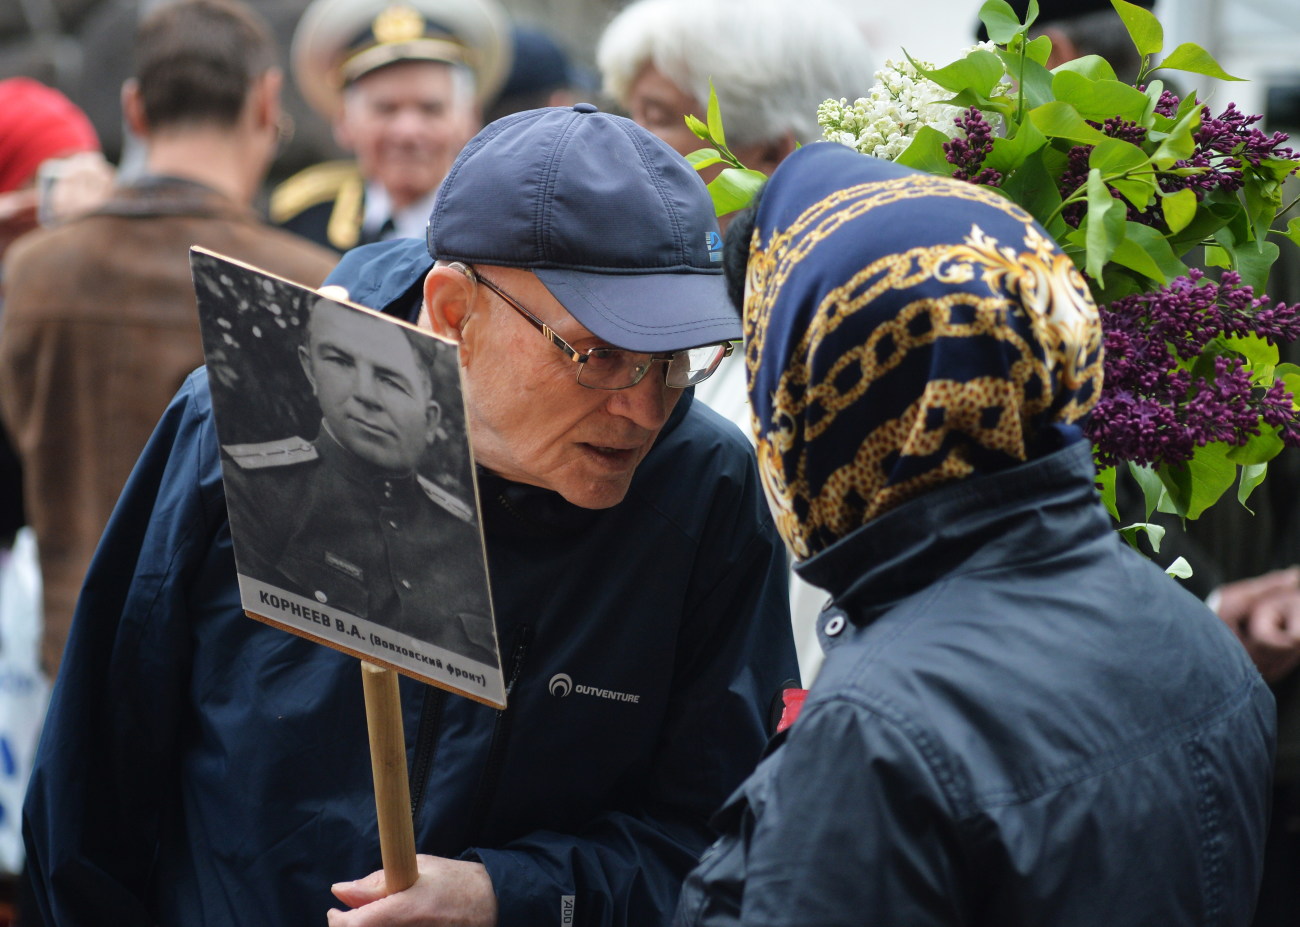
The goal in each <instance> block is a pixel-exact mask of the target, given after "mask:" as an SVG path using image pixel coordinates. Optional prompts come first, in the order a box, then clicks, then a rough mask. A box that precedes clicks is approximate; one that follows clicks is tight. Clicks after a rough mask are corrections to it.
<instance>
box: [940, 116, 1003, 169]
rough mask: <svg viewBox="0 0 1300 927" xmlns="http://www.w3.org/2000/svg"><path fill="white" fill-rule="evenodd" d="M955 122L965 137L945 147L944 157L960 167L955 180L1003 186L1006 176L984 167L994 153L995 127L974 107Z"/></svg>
mask: <svg viewBox="0 0 1300 927" xmlns="http://www.w3.org/2000/svg"><path fill="white" fill-rule="evenodd" d="M953 122H955V123H956V124H957V128H959V129H961V130H962V132H963V133H964V134H965V137H964V138H963V137H961V136H958V137H957V138H954V139H952V140H951V141H948V142H944V144H943V154H944V157H945V158H947V160H948V163H949V164H955V165H956V166H957V170H955V171H954V172H953V175H952V176H953V177H954V178H955V179H957V180H968V181H970V182H971V183H975V184H984V185H985V186H989V187H996V186H997V185H998V184H1000V183H1001V182H1002V174H1001V173H999V172H998V171H995V170H993V169H992V168H986V167H984V159H985V158H987V157H988V156H989V154H990V153H991V152H992V151H993V127H992V126H991V125H989V123H988V120H986V119H985V118H984V114H983V113H982V112H980V111H979V109H977V108H976V107H974V106H972V107H971V108H970V109H968V110H966V112H965V113H964V114H963V115H961V116H958V117H957V118H956V119H954V120H953Z"/></svg>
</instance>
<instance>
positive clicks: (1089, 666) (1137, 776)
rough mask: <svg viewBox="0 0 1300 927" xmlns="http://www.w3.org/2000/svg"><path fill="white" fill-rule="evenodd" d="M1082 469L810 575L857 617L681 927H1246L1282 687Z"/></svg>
mask: <svg viewBox="0 0 1300 927" xmlns="http://www.w3.org/2000/svg"><path fill="white" fill-rule="evenodd" d="M1092 481H1093V468H1092V462H1091V454H1090V453H1089V448H1087V447H1086V446H1085V445H1084V444H1083V443H1078V444H1075V445H1073V446H1071V447H1068V448H1066V449H1063V450H1060V451H1057V452H1056V453H1054V454H1051V455H1049V456H1047V457H1045V458H1043V459H1041V460H1039V461H1036V462H1032V463H1029V464H1025V465H1022V466H1019V467H1016V468H1014V469H1011V470H1007V471H1004V472H1002V473H999V474H996V475H993V476H989V477H985V478H981V479H977V480H970V481H964V482H958V483H953V484H950V485H949V486H947V487H944V488H941V489H938V490H936V491H934V492H931V493H929V494H926V495H923V496H921V497H919V498H917V499H915V500H913V501H911V502H910V503H908V504H906V505H903V506H901V507H899V508H897V509H895V510H893V511H892V512H889V513H887V514H886V515H884V516H883V517H881V518H880V519H878V520H876V521H874V522H872V523H870V524H869V525H867V526H865V527H863V528H860V529H858V531H857V532H855V533H853V534H851V535H849V536H848V537H846V538H845V539H843V540H842V541H840V542H839V543H838V544H836V545H835V546H833V547H831V548H829V549H828V550H826V551H824V552H823V553H821V554H820V555H819V556H818V557H815V558H813V559H811V560H810V561H808V563H807V564H805V565H804V566H803V567H802V568H801V570H800V572H801V573H802V574H803V575H804V576H805V578H807V579H809V580H810V581H812V582H815V583H816V584H817V585H820V586H823V587H825V588H828V589H829V590H830V591H831V592H832V593H833V594H834V596H835V601H836V604H837V605H839V606H840V607H841V608H843V609H844V610H845V611H846V612H847V613H848V614H849V615H850V616H851V621H850V623H849V624H848V625H846V626H844V628H843V630H841V631H839V633H838V634H836V635H834V636H833V637H832V638H831V640H832V641H833V643H834V646H832V647H831V648H830V649H829V652H828V654H827V658H826V662H825V664H824V666H823V668H822V671H821V674H820V675H819V676H818V678H817V681H816V683H815V684H814V686H813V688H812V691H811V692H810V693H809V695H808V699H807V702H806V703H805V706H804V708H803V712H802V714H801V715H800V716H799V717H798V720H796V721H795V723H794V725H793V726H792V727H791V728H790V729H789V731H788V732H787V733H786V734H784V735H781V737H782V738H783V739H784V742H783V743H777V742H774V746H773V748H772V749H771V750H770V752H769V755H768V756H767V757H766V758H765V759H764V760H763V762H762V764H761V765H760V766H759V768H758V770H757V771H756V772H755V773H754V775H753V776H752V777H751V778H750V779H749V780H748V781H747V782H746V783H745V785H744V786H743V787H742V788H741V789H740V790H739V791H738V792H737V793H736V794H735V795H734V796H733V797H732V798H731V799H730V800H729V801H728V803H727V805H726V807H725V808H724V809H723V810H722V811H721V812H720V813H719V815H718V816H717V818H716V819H715V824H716V825H717V826H718V827H719V829H720V830H722V831H723V833H724V836H723V837H722V838H721V839H720V840H719V841H718V843H717V844H716V845H715V846H714V847H713V848H712V849H711V850H710V852H709V853H708V854H707V855H706V857H705V859H704V860H703V862H701V864H700V866H699V868H698V869H697V870H696V871H695V872H694V873H693V874H692V875H691V877H690V878H689V879H688V881H687V884H686V888H685V889H684V891H683V893H682V902H681V909H680V910H679V912H678V918H677V923H678V924H679V925H709V927H718V925H732V924H745V925H747V927H751V925H762V927H775V925H790V927H794V925H798V927H813V925H815V927H838V925H860V924H899V925H907V927H940V925H943V927H957V925H961V927H1047V925H1050V927H1103V925H1104V927H1154V925H1160V927H1181V925H1207V927H1208V925H1216V927H1235V925H1245V924H1248V923H1249V922H1250V914H1251V911H1252V909H1253V905H1254V899H1255V892H1256V889H1257V886H1258V882H1259V875H1260V859H1261V852H1262V847H1263V840H1264V830H1265V825H1266V821H1267V818H1268V803H1269V797H1268V796H1269V776H1270V768H1271V758H1272V747H1273V701H1272V698H1271V696H1270V695H1269V692H1268V689H1267V688H1266V687H1265V685H1264V683H1263V681H1262V680H1261V679H1260V677H1259V674H1258V673H1257V672H1256V671H1255V669H1254V667H1253V666H1252V664H1251V662H1250V660H1249V659H1248V658H1247V656H1246V654H1245V651H1244V649H1243V648H1242V646H1241V645H1240V644H1239V643H1238V642H1237V641H1236V640H1235V639H1234V638H1233V636H1232V635H1231V633H1230V632H1229V631H1228V630H1227V628H1226V627H1225V626H1224V625H1223V623H1222V622H1221V621H1219V619H1218V618H1217V617H1215V616H1214V615H1213V614H1212V613H1211V612H1209V611H1208V610H1207V609H1206V608H1205V607H1204V605H1202V604H1201V603H1200V602H1199V601H1198V600H1196V599H1195V598H1194V597H1192V596H1191V595H1189V594H1187V593H1186V592H1184V591H1183V590H1182V589H1179V588H1178V587H1177V586H1176V584H1175V583H1174V582H1173V581H1171V580H1170V579H1169V578H1168V577H1166V576H1163V575H1162V574H1161V573H1160V571H1159V570H1158V569H1156V568H1155V567H1154V566H1153V565H1152V564H1151V563H1150V562H1148V561H1146V560H1144V559H1142V558H1141V557H1140V556H1138V555H1137V554H1135V553H1133V552H1132V551H1131V550H1129V549H1128V548H1127V547H1126V546H1125V545H1124V544H1123V542H1122V541H1120V540H1119V539H1118V537H1117V535H1116V532H1115V531H1114V530H1113V528H1112V526H1111V524H1110V520H1109V517H1108V516H1107V515H1106V513H1105V512H1104V510H1103V509H1102V508H1101V505H1100V504H1099V503H1098V501H1097V498H1096V493H1095V490H1094V489H1093V485H1092ZM832 620H834V619H832ZM824 630H825V631H827V632H833V631H835V630H836V627H835V625H826V626H825V627H824Z"/></svg>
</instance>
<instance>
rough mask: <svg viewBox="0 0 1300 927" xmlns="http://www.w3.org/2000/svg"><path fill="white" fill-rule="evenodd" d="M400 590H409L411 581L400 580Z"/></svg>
mask: <svg viewBox="0 0 1300 927" xmlns="http://www.w3.org/2000/svg"><path fill="white" fill-rule="evenodd" d="M402 588H403V589H410V588H411V581H410V580H409V579H404V580H402Z"/></svg>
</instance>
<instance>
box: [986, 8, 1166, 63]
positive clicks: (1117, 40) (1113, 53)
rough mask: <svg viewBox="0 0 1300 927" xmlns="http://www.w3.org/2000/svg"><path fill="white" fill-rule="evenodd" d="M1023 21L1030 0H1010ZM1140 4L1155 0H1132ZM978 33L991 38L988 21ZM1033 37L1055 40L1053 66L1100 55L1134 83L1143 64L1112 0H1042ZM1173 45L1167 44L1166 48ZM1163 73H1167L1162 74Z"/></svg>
mask: <svg viewBox="0 0 1300 927" xmlns="http://www.w3.org/2000/svg"><path fill="white" fill-rule="evenodd" d="M1008 2H1009V3H1010V4H1011V8H1012V9H1013V10H1015V11H1016V15H1017V16H1018V17H1020V20H1021V21H1022V22H1023V21H1024V18H1025V14H1026V13H1027V12H1028V10H1029V0H1008ZM1129 2H1130V3H1133V4H1135V5H1136V6H1140V7H1144V8H1145V9H1148V10H1149V9H1151V8H1152V7H1154V6H1155V0H1129ZM976 26H977V37H978V38H979V40H980V41H985V40H987V39H988V33H987V32H986V31H985V29H984V24H983V23H980V22H978V21H977V22H976ZM1029 35H1030V37H1031V38H1037V37H1038V36H1040V35H1045V36H1047V37H1048V38H1049V39H1051V40H1052V55H1051V57H1050V58H1048V59H1047V67H1048V69H1049V70H1050V69H1051V68H1055V67H1057V66H1058V65H1062V64H1064V63H1065V62H1067V61H1073V60H1074V59H1075V58H1082V57H1084V56H1085V55H1097V56H1099V57H1101V58H1105V59H1106V61H1107V63H1108V64H1110V66H1111V67H1112V68H1114V69H1115V76H1116V77H1117V78H1118V79H1119V80H1121V81H1123V82H1125V83H1127V84H1131V83H1133V81H1135V80H1136V79H1137V76H1138V68H1139V67H1141V65H1142V60H1141V58H1139V57H1138V53H1137V49H1136V48H1135V47H1134V46H1133V40H1132V39H1130V38H1129V36H1128V30H1127V29H1125V28H1124V22H1123V20H1121V19H1120V18H1119V14H1118V13H1116V12H1115V7H1114V6H1113V5H1112V4H1111V2H1110V0H1068V2H1062V0H1041V2H1040V3H1039V4H1038V19H1036V20H1034V24H1033V26H1032V27H1031V28H1030V30H1029ZM1172 47H1173V46H1171V45H1168V44H1166V48H1167V49H1169V48H1172ZM1161 77H1164V75H1163V74H1162V75H1161Z"/></svg>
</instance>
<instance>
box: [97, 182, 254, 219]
mask: <svg viewBox="0 0 1300 927" xmlns="http://www.w3.org/2000/svg"><path fill="white" fill-rule="evenodd" d="M92 215H99V216H122V217H126V218H139V217H150V216H199V217H203V218H230V219H241V220H244V221H249V222H259V221H260V220H259V219H258V217H257V213H256V212H255V211H254V210H253V208H252V207H251V206H248V205H245V204H243V203H237V202H235V201H234V200H232V199H231V198H230V197H228V196H226V195H225V194H224V193H221V192H220V191H218V190H214V189H212V188H211V187H209V186H206V185H204V184H201V183H199V182H198V181H194V180H187V179H186V178H184V177H169V176H162V175H158V174H145V175H144V176H141V177H137V178H135V179H134V180H132V181H130V182H128V183H125V184H122V185H119V186H118V187H116V188H115V189H114V190H113V192H112V194H111V195H110V196H109V198H108V199H107V200H106V201H105V202H104V203H102V204H101V205H100V206H99V207H98V208H97V209H95V211H94V212H93V213H92Z"/></svg>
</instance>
